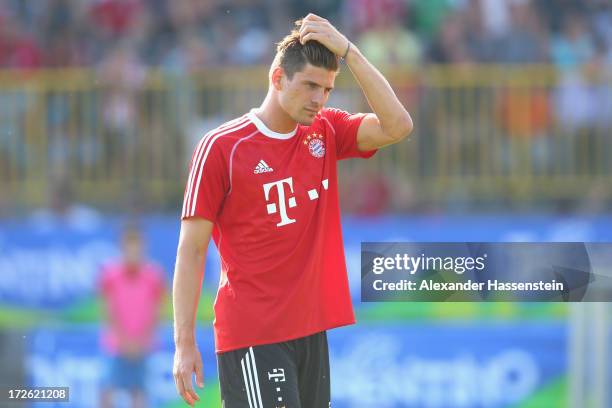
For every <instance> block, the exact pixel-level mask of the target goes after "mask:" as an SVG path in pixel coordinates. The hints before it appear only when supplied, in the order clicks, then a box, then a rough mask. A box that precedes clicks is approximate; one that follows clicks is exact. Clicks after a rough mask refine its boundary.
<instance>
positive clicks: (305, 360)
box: [173, 14, 412, 408]
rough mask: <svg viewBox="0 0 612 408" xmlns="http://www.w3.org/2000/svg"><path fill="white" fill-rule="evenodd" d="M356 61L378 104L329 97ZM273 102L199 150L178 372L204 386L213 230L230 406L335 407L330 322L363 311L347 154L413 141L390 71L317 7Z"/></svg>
mask: <svg viewBox="0 0 612 408" xmlns="http://www.w3.org/2000/svg"><path fill="white" fill-rule="evenodd" d="M339 58H342V59H344V60H345V62H346V64H347V65H348V67H349V68H350V70H351V72H352V73H353V76H354V77H355V79H356V80H357V82H358V83H359V85H360V86H361V89H362V91H363V92H364V94H365V96H366V98H367V100H368V102H369V104H370V107H371V108H372V110H373V111H374V113H367V114H366V113H359V114H349V113H347V112H344V111H341V110H338V109H333V108H324V105H325V102H326V101H327V99H328V97H329V94H330V92H331V91H332V89H333V87H334V80H335V78H336V75H337V72H338V61H339ZM269 80H270V86H269V90H268V94H267V96H266V98H265V100H264V101H263V103H262V105H261V106H260V107H259V108H255V109H252V110H251V111H250V112H248V113H246V114H245V115H243V116H241V117H239V118H238V119H235V120H233V121H231V122H228V123H226V124H224V125H222V126H219V127H218V128H216V129H214V130H212V131H210V132H209V133H207V134H206V135H205V136H204V137H203V138H202V140H201V141H200V143H199V144H198V146H197V147H196V149H195V152H194V154H193V157H192V161H191V167H190V173H189V178H188V180H187V186H186V190H185V198H184V202H183V210H182V217H181V218H182V223H181V233H180V238H179V245H178V251H177V260H176V269H175V274H174V287H173V291H174V296H173V297H174V330H175V343H176V352H175V356H174V378H175V381H176V387H177V389H178V392H179V393H180V395H181V396H182V397H183V398H184V399H185V401H186V402H187V403H189V404H190V405H193V404H194V403H195V401H197V400H198V396H197V394H196V393H195V391H194V389H193V387H192V375H193V374H194V373H195V375H196V382H197V383H198V385H199V386H200V387H202V386H203V368H202V360H201V356H200V352H199V350H198V347H197V343H196V339H195V334H194V331H195V314H196V309H197V305H198V299H199V294H200V288H201V282H202V277H203V270H204V263H205V256H206V250H207V248H208V243H209V240H210V237H211V236H212V237H213V239H214V242H215V244H216V246H217V248H218V250H219V254H220V257H221V268H222V270H221V280H220V283H219V290H218V293H217V298H216V300H215V306H214V309H215V321H214V333H215V345H216V352H217V364H218V368H219V379H220V385H221V398H222V400H223V406H224V407H225V408H241V407H245V408H246V407H248V408H268V407H292V408H293V407H304V408H319V407H320V408H323V407H325V408H328V407H329V406H330V381H329V359H328V350H327V338H326V330H328V329H331V328H334V327H338V326H344V325H349V324H352V323H354V322H355V318H354V314H353V309H352V304H351V298H350V294H349V288H348V279H347V274H346V265H345V259H344V251H343V244H342V233H341V227H340V210H339V205H338V186H337V173H336V162H337V161H338V160H341V159H346V158H350V157H363V158H367V157H370V156H372V155H373V154H374V153H375V151H376V149H378V148H380V147H383V146H387V145H390V144H393V143H396V142H399V141H400V140H402V139H404V138H405V137H406V136H407V135H408V134H409V133H410V132H411V131H412V120H411V118H410V115H409V114H408V112H407V111H406V110H405V109H404V107H403V106H402V104H401V103H400V102H399V100H398V99H397V97H396V95H395V93H394V92H393V90H392V89H391V87H390V86H389V83H388V82H387V80H386V79H385V78H384V77H383V76H382V75H381V74H380V72H379V71H378V70H377V69H376V68H375V67H373V66H372V65H371V64H370V63H369V62H368V61H367V60H366V59H365V58H364V56H363V55H362V54H361V53H360V52H359V50H358V49H357V48H356V47H355V46H354V45H353V44H352V43H351V42H350V41H348V40H347V39H346V37H345V36H344V35H342V34H341V33H340V32H338V30H336V28H335V27H334V26H333V25H331V24H330V23H329V22H328V21H327V20H325V19H324V18H321V17H319V16H316V15H313V14H309V15H308V16H307V17H305V18H304V19H303V20H301V21H298V22H297V23H296V29H295V30H293V31H292V32H291V34H289V35H288V36H287V37H285V38H284V39H283V40H282V41H281V42H280V43H279V44H278V46H277V54H276V57H275V59H274V62H273V63H272V66H271V68H270V74H269Z"/></svg>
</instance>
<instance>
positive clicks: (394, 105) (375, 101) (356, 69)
mask: <svg viewBox="0 0 612 408" xmlns="http://www.w3.org/2000/svg"><path fill="white" fill-rule="evenodd" d="M345 61H346V64H347V65H348V67H349V69H350V70H351V72H352V73H353V76H354V77H355V80H356V81H357V83H358V84H359V86H360V87H361V89H362V91H363V93H364V95H365V97H366V99H367V101H368V104H369V105H370V107H371V108H372V111H373V112H374V113H375V114H376V116H377V117H378V120H379V121H380V126H381V128H382V129H383V130H384V132H385V133H386V134H388V135H389V136H391V137H392V138H393V139H401V138H402V137H405V136H406V135H407V134H408V133H410V131H411V130H412V126H413V125H412V118H411V117H410V114H409V113H408V111H407V110H406V109H405V108H404V106H403V105H402V103H401V102H400V101H399V99H398V98H397V96H396V95H395V92H394V91H393V89H392V88H391V85H389V82H388V81H387V79H386V78H385V77H384V76H383V75H382V74H381V73H380V71H378V69H376V67H374V66H373V65H372V64H371V63H370V62H369V61H368V60H367V59H366V58H365V57H364V56H363V54H361V52H360V51H359V49H358V48H357V47H356V46H355V45H354V44H351V48H350V51H349V53H348V55H347V56H346V59H345Z"/></svg>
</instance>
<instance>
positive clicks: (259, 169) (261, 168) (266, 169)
mask: <svg viewBox="0 0 612 408" xmlns="http://www.w3.org/2000/svg"><path fill="white" fill-rule="evenodd" d="M273 171H274V169H273V168H272V167H270V166H268V163H266V162H265V161H263V160H260V161H259V163H257V166H256V167H255V171H254V172H253V173H255V174H260V173H270V172H273Z"/></svg>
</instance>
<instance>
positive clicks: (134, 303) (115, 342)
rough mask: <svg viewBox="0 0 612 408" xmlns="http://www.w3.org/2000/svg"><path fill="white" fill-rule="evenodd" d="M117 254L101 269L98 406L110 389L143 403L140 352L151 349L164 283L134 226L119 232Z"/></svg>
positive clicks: (109, 396)
mask: <svg viewBox="0 0 612 408" xmlns="http://www.w3.org/2000/svg"><path fill="white" fill-rule="evenodd" d="M121 243H122V252H123V254H122V259H120V260H119V261H117V262H113V263H110V264H108V265H106V266H105V267H104V268H103V270H102V273H101V278H100V293H101V295H102V298H103V300H104V306H105V311H106V318H107V321H106V323H107V327H106V328H105V330H104V331H103V335H102V347H103V349H104V351H105V352H106V354H107V355H108V367H107V376H106V378H105V381H104V384H103V389H102V394H101V406H102V407H111V406H112V402H113V392H114V391H116V390H119V389H121V390H126V391H129V393H130V394H131V398H132V406H134V407H144V406H146V396H145V388H146V387H145V386H146V384H145V380H146V358H147V355H148V353H149V352H150V351H151V350H152V348H153V346H154V340H155V330H156V328H157V324H158V321H159V311H160V308H161V305H162V303H163V298H164V293H165V284H164V279H163V273H162V270H161V268H160V267H158V266H157V265H155V264H154V263H152V262H150V261H148V260H147V259H146V258H145V257H144V251H143V241H142V237H141V234H140V232H139V231H138V230H137V229H135V228H133V227H130V228H128V229H126V230H125V232H124V233H123V237H122V242H121Z"/></svg>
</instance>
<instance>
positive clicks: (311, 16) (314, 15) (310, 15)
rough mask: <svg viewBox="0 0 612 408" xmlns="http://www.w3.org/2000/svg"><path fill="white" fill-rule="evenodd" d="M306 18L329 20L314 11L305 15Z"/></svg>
mask: <svg viewBox="0 0 612 408" xmlns="http://www.w3.org/2000/svg"><path fill="white" fill-rule="evenodd" d="M305 19H308V20H314V21H327V20H326V19H324V18H323V17H321V16H317V15H316V14H314V13H309V14H308V15H307V16H306V17H305Z"/></svg>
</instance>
